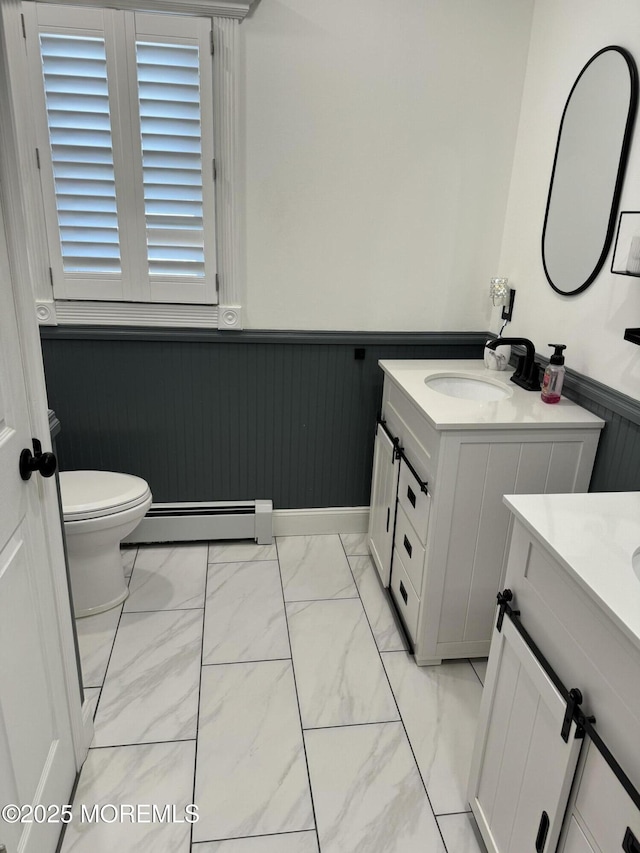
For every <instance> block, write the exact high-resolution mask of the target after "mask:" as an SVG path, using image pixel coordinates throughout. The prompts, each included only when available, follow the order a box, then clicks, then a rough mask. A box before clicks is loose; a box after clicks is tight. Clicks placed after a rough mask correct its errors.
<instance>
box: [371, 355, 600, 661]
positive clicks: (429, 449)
mask: <svg viewBox="0 0 640 853" xmlns="http://www.w3.org/2000/svg"><path fill="white" fill-rule="evenodd" d="M380 365H381V367H382V369H383V371H384V373H385V380H384V391H383V402H382V412H381V420H382V422H383V424H379V425H378V428H377V435H376V445H375V458H374V466H373V479H372V493H371V515H370V526H369V548H370V551H371V555H372V558H373V561H374V563H375V565H376V568H377V569H378V572H379V574H380V578H381V580H382V583H383V585H384V586H388V587H389V588H390V591H391V595H392V598H393V600H394V603H395V605H396V607H397V609H398V611H399V613H400V615H401V617H402V620H403V622H404V625H405V628H406V629H407V633H408V634H409V636H410V638H411V640H412V642H413V645H414V651H415V659H416V662H417V663H418V664H433V663H440V662H441V661H442V660H443V659H445V658H460V657H482V656H486V655H487V654H488V652H489V645H490V640H491V628H492V620H493V613H494V607H495V595H496V592H497V591H498V588H499V586H500V583H501V578H502V577H503V575H504V568H505V560H506V543H507V537H508V532H509V523H510V522H509V512H508V510H507V509H506V507H504V505H503V504H502V496H503V495H504V494H508V493H514V492H516V493H518V492H522V493H529V492H575V491H586V490H587V488H588V485H589V479H590V477H591V470H592V466H593V461H594V458H595V453H596V448H597V443H598V438H599V435H600V429H601V428H602V425H603V422H602V421H601V420H600V419H599V418H597V417H595V416H594V415H592V414H591V413H590V412H586V411H585V410H584V409H581V408H580V407H579V406H576V405H574V404H572V403H570V402H569V401H565V400H563V401H562V404H560V405H558V406H548V405H546V404H544V403H542V401H541V400H540V395H539V394H535V393H532V392H527V391H524V390H522V389H520V388H518V387H516V386H515V385H513V384H512V383H508V375H506V374H496V373H495V372H491V371H487V370H486V369H485V368H484V365H483V364H482V362H476V361H466V360H465V361H446V362H445V361H426V362H425V361H387V362H384V361H383V362H380ZM452 368H455V369H456V370H457V371H463V372H464V373H465V374H468V375H470V376H474V375H478V374H480V375H482V376H483V377H484V376H486V374H489V376H490V378H491V381H495V382H502V383H503V384H504V385H506V387H507V390H508V393H509V396H508V397H507V399H506V400H504V401H502V402H498V403H493V402H490V403H482V402H477V401H472V400H460V399H453V398H451V397H447V396H445V395H443V394H441V393H439V392H437V391H433V390H431V389H429V388H427V386H426V384H425V382H424V377H427V376H429V375H433V374H434V373H435V374H437V373H438V372H440V373H441V372H443V370H449V371H450V370H451V369H452ZM496 376H498V377H499V378H498V379H494V378H493V377H496ZM509 385H511V387H509ZM533 398H535V400H534V399H533ZM553 410H556V411H553ZM394 440H395V444H396V446H397V447H399V448H401V450H402V453H401V456H402V458H400V459H398V458H397V456H398V454H396V453H394Z"/></svg>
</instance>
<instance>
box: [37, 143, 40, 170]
mask: <svg viewBox="0 0 640 853" xmlns="http://www.w3.org/2000/svg"><path fill="white" fill-rule="evenodd" d="M36 165H37V167H38V169H39V168H40V152H39V151H38V149H37V148H36Z"/></svg>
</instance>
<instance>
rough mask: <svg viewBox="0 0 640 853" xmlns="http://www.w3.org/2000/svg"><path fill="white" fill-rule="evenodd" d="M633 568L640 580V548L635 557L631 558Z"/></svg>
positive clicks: (634, 554)
mask: <svg viewBox="0 0 640 853" xmlns="http://www.w3.org/2000/svg"><path fill="white" fill-rule="evenodd" d="M631 566H632V567H633V571H634V572H635V573H636V577H637V578H638V580H640V548H637V549H636V550H635V551H634V553H633V557H632V558H631Z"/></svg>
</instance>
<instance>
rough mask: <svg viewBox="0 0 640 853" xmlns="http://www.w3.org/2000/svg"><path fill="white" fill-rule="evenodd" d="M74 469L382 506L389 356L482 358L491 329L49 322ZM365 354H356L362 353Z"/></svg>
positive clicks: (202, 490) (188, 491)
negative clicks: (375, 485)
mask: <svg viewBox="0 0 640 853" xmlns="http://www.w3.org/2000/svg"><path fill="white" fill-rule="evenodd" d="M41 334H42V346H43V352H44V363H45V372H46V379H47V390H48V394H49V405H50V406H51V408H52V409H54V411H55V413H56V415H57V416H58V418H59V419H60V423H61V425H62V430H61V432H60V435H59V436H58V438H57V442H56V443H57V448H58V453H59V456H60V464H61V467H62V468H63V469H65V468H66V469H72V468H98V469H106V470H109V469H111V470H114V471H126V472H129V473H132V474H137V475H139V476H141V477H144V478H145V479H146V480H147V481H148V482H149V484H150V486H151V490H152V492H153V496H154V500H155V501H157V502H168V501H204V500H253V499H255V498H265V499H269V498H270V499H271V500H273V504H274V507H275V508H277V509H297V508H306V507H327V506H364V505H366V504H368V503H369V491H370V486H371V463H372V456H373V439H374V428H375V418H376V414H377V412H378V410H379V407H380V401H381V394H382V372H381V371H380V369H379V368H378V366H377V362H378V359H381V358H479V357H481V356H482V347H483V344H484V341H485V340H486V337H487V336H486V334H485V333H480V332H477V333H471V332H466V333H451V334H448V333H430V334H391V333H380V334H378V333H376V334H365V333H325V332H309V333H302V332H301V333H298V332H295V333H293V332H238V333H233V332H225V333H217V332H209V331H201V330H193V331H191V330H156V329H143V330H140V329H137V330H136V329H124V328H115V329H111V328H100V329H98V328H86V327H82V328H79V327H66V328H61V327H57V328H47V327H42V329H41ZM358 349H360V350H364V358H362V359H359V358H356V355H362V353H357V352H356V350H358Z"/></svg>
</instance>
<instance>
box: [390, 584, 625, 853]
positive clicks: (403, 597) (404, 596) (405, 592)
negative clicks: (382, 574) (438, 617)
mask: <svg viewBox="0 0 640 853" xmlns="http://www.w3.org/2000/svg"><path fill="white" fill-rule="evenodd" d="M400 595H401V596H402V600H403V601H404V603H405V604H406V603H407V602H408V600H409V596H408V595H407V590H406V589H405V588H404V584H403V583H402V581H400ZM634 853H635V851H634Z"/></svg>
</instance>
